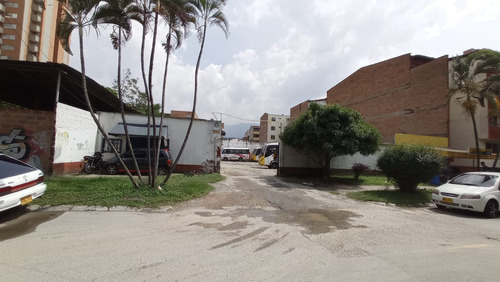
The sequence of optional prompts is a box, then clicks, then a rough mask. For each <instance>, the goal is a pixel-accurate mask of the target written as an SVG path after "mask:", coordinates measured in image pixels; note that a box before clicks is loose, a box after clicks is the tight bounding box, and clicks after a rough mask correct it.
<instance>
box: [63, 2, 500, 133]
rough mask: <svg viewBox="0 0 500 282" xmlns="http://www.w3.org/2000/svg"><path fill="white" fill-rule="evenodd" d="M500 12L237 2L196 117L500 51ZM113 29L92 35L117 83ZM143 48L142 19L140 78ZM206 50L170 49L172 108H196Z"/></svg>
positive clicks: (101, 71) (211, 40)
mask: <svg viewBox="0 0 500 282" xmlns="http://www.w3.org/2000/svg"><path fill="white" fill-rule="evenodd" d="M499 10H500V1H498V0H473V1H470V0H434V1H432V0H418V1H414V0H407V1H406V0H344V1H342V0H336V1H335V0H310V1H290V0H228V1H227V5H226V6H225V7H224V10H223V12H224V14H225V15H226V17H227V19H228V22H229V36H228V38H227V39H226V37H225V34H224V32H223V31H222V30H221V29H220V28H219V27H217V26H212V27H211V28H210V29H209V30H208V33H207V39H206V43H205V48H204V50H203V55H202V62H201V66H200V73H199V82H198V83H199V84H198V85H199V89H198V101H197V108H196V113H197V115H198V117H200V118H202V119H217V120H221V119H222V121H223V122H224V123H225V124H226V125H234V124H239V123H254V124H255V125H258V124H259V119H260V117H261V116H262V115H263V114H264V113H269V114H284V115H289V114H290V108H291V107H293V106H295V105H297V104H299V103H301V102H303V101H306V100H309V99H319V98H326V92H327V91H328V90H329V89H330V88H332V87H333V86H335V85H336V84H337V83H339V82H341V81H342V80H344V79H345V78H347V77H348V76H349V75H351V74H352V73H354V72H355V71H356V70H358V69H360V68H362V67H364V66H367V65H371V64H374V63H378V62H381V61H384V60H387V59H390V58H393V57H397V56H400V55H403V54H408V53H411V54H412V55H424V56H428V57H434V58H438V57H441V56H446V55H448V56H450V57H453V56H456V55H461V54H462V53H463V51H465V50H468V49H471V48H477V49H480V48H489V49H494V50H500V17H499V16H498V11H499ZM110 31H111V28H110V27H107V28H105V29H101V30H100V35H99V36H97V35H95V32H93V31H90V32H88V33H87V34H86V36H85V38H84V40H85V45H84V51H85V60H86V72H87V76H89V77H90V78H92V79H94V80H95V81H97V82H98V83H100V84H102V85H103V86H109V87H110V86H112V84H113V81H114V80H115V78H116V76H117V51H116V50H114V49H113V48H112V45H111V41H110V39H109V33H110ZM163 37H164V34H163ZM77 43H78V40H77V38H76V33H75V34H73V39H72V51H73V53H74V54H75V55H74V56H72V57H71V58H70V66H72V67H74V68H75V69H77V70H80V62H79V57H78V52H79V49H78V44H77ZM157 45H160V44H159V43H158V44H157ZM140 46H141V30H140V27H139V26H138V25H135V26H134V31H133V35H132V39H131V40H130V41H129V42H127V43H126V44H125V46H123V55H122V56H123V57H122V58H123V61H122V65H123V69H125V68H129V69H130V70H131V72H132V77H137V78H139V77H140V76H141V71H140V57H139V54H140ZM157 50H158V51H157V52H156V55H155V61H154V66H155V69H154V71H155V72H154V73H155V75H154V79H153V92H154V95H155V96H154V97H155V103H160V102H161V96H160V95H161V90H162V80H163V70H164V65H165V57H166V56H165V53H164V51H163V50H162V49H161V45H160V46H159V48H157ZM199 50H200V44H199V41H198V39H197V36H196V34H195V33H194V32H191V33H190V36H189V37H188V38H187V39H185V40H184V42H183V45H182V46H181V48H180V49H177V50H175V51H174V53H173V54H172V55H171V59H170V64H169V69H168V78H167V87H166V99H165V106H166V111H165V112H167V113H169V112H170V111H171V110H181V111H191V109H192V107H193V93H194V72H195V66H196V59H197V56H198V52H199ZM141 85H142V84H141Z"/></svg>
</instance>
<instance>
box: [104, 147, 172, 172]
mask: <svg viewBox="0 0 500 282" xmlns="http://www.w3.org/2000/svg"><path fill="white" fill-rule="evenodd" d="M147 152H148V150H147V149H134V154H135V159H136V160H137V165H138V166H139V170H140V171H141V173H143V172H148V170H149V164H148V155H147ZM154 153H155V151H154V150H150V157H151V158H150V159H151V160H153V156H154ZM121 158H122V160H123V162H124V163H125V165H126V166H127V168H128V169H129V170H130V172H137V171H136V167H135V165H134V159H133V158H132V153H131V152H130V151H128V152H125V153H123V154H121ZM171 166H172V157H171V156H170V152H169V151H168V149H161V150H160V157H159V159H158V174H160V175H164V174H166V173H167V172H168V171H169V170H170V167H171ZM105 169H106V172H107V173H108V174H116V173H118V172H125V169H124V168H123V167H122V166H121V165H120V162H119V161H118V158H117V157H112V158H111V159H109V160H107V161H106V165H105Z"/></svg>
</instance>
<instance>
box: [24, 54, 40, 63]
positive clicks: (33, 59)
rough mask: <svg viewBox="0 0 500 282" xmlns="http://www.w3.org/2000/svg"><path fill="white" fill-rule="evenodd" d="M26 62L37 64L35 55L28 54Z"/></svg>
mask: <svg viewBox="0 0 500 282" xmlns="http://www.w3.org/2000/svg"><path fill="white" fill-rule="evenodd" d="M26 61H30V62H37V61H38V59H37V57H36V56H35V55H33V54H28V56H26Z"/></svg>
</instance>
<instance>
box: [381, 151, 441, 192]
mask: <svg viewBox="0 0 500 282" xmlns="http://www.w3.org/2000/svg"><path fill="white" fill-rule="evenodd" d="M443 164H444V158H443V157H442V156H441V155H439V153H438V152H437V151H436V150H434V149H432V148H431V147H429V146H424V145H416V144H402V145H392V146H390V147H387V148H386V149H385V151H384V152H383V153H382V154H381V156H380V157H379V159H378V160H377V166H378V167H379V168H380V170H381V171H382V173H383V174H385V176H387V177H388V178H389V179H390V180H392V181H393V182H394V184H395V186H396V187H398V188H399V190H400V191H401V192H403V193H413V192H415V191H416V190H417V186H418V184H419V183H422V182H428V181H430V180H431V179H432V178H433V177H434V176H435V175H438V174H439V172H440V171H441V169H442V167H443Z"/></svg>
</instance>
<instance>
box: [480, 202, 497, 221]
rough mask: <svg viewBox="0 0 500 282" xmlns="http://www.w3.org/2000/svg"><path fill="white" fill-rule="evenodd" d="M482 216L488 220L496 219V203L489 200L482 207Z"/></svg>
mask: <svg viewBox="0 0 500 282" xmlns="http://www.w3.org/2000/svg"><path fill="white" fill-rule="evenodd" d="M483 214H484V216H486V217H488V218H494V217H497V214H498V203H497V202H496V201H494V200H489V201H488V203H486V206H485V207H484V212H483Z"/></svg>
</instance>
